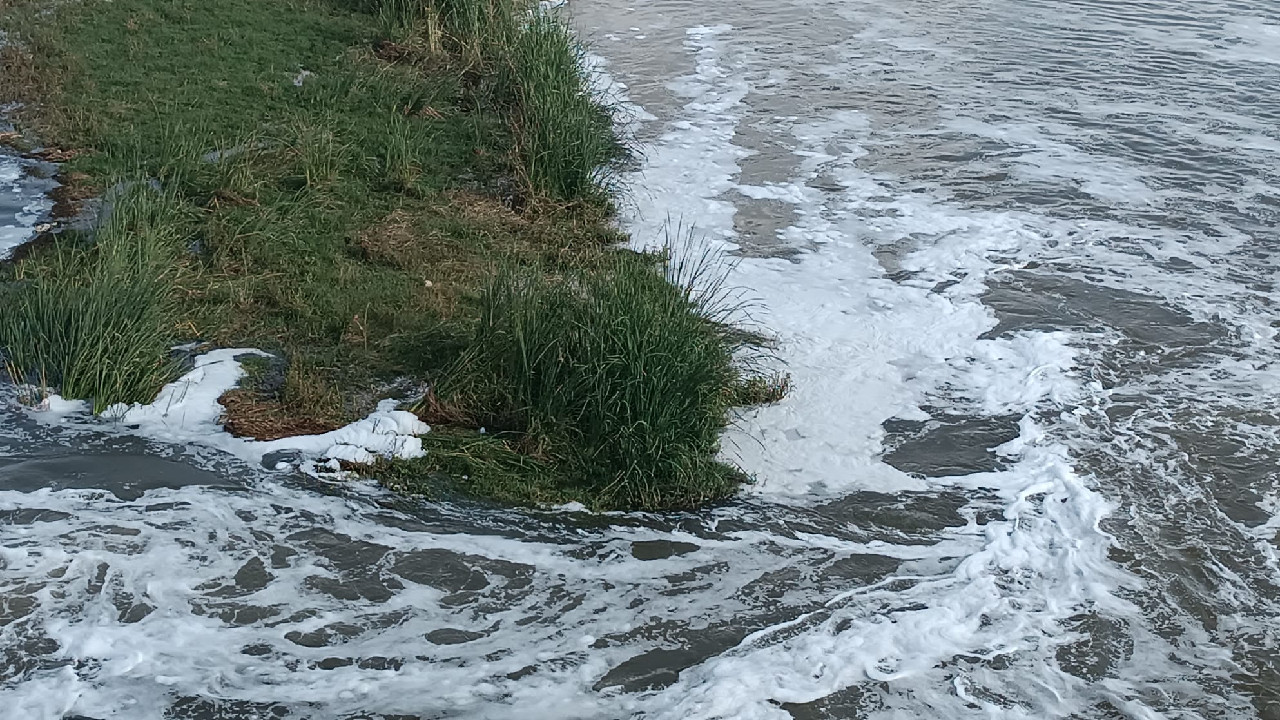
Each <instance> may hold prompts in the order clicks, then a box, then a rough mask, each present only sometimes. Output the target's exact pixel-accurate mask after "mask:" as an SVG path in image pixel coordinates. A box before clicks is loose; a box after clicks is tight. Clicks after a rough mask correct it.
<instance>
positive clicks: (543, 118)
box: [502, 12, 627, 201]
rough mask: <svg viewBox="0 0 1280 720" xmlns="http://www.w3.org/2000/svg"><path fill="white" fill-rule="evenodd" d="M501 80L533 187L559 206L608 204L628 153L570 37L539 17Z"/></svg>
mask: <svg viewBox="0 0 1280 720" xmlns="http://www.w3.org/2000/svg"><path fill="white" fill-rule="evenodd" d="M502 74H503V75H504V76H505V77H504V80H503V82H504V85H506V86H507V87H509V88H510V89H511V92H512V94H513V95H514V97H515V99H516V101H515V106H516V109H515V115H516V118H517V119H516V121H515V139H516V146H517V152H518V154H519V157H520V163H521V170H522V172H523V174H524V177H525V180H526V182H527V183H528V185H529V187H531V188H532V189H533V190H534V191H535V192H537V193H540V194H543V195H546V196H549V197H552V198H555V199H558V200H561V201H574V200H580V199H584V198H593V199H600V198H602V197H607V196H608V193H609V192H610V191H611V190H612V189H613V188H612V185H613V179H614V176H615V174H616V172H617V165H618V163H619V161H620V160H622V159H623V158H624V157H625V156H626V154H627V151H626V149H625V148H624V147H623V146H622V144H621V142H620V140H619V139H618V137H617V134H616V133H615V131H614V128H613V118H612V115H611V113H610V112H608V111H607V110H606V109H605V105H604V104H603V102H602V100H601V97H600V89H599V88H598V87H597V86H596V82H595V79H594V78H593V77H592V76H591V75H590V71H589V70H588V69H587V66H586V51H585V49H584V48H583V46H582V44H581V43H580V42H579V41H578V39H577V38H576V37H575V36H574V34H573V31H572V30H570V29H569V27H568V26H566V25H565V24H564V23H563V22H561V21H559V20H558V19H557V18H555V17H553V16H551V15H548V14H546V13H541V12H540V13H537V14H536V15H534V16H533V17H532V18H531V19H530V20H529V21H528V22H527V23H526V24H525V25H524V27H523V28H522V31H521V32H519V33H517V34H516V36H515V38H514V39H513V40H512V42H511V43H510V45H509V46H508V47H507V48H506V62H505V63H504V65H503V70H502Z"/></svg>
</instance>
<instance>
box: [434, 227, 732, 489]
mask: <svg viewBox="0 0 1280 720" xmlns="http://www.w3.org/2000/svg"><path fill="white" fill-rule="evenodd" d="M662 262H663V261H662V260H661V259H659V258H654V257H652V256H643V255H632V254H629V253H617V252H615V253H607V254H603V255H602V256H601V257H600V258H599V260H598V261H597V262H596V263H595V264H594V265H593V266H592V267H590V268H589V269H587V270H578V271H568V272H563V273H556V274H552V273H549V272H547V271H545V270H544V271H536V270H535V271H530V270H528V269H520V268H513V267H505V268H503V269H501V270H499V272H497V273H496V275H495V276H494V278H493V279H492V280H491V281H490V282H489V284H488V285H487V286H486V287H485V289H484V291H483V293H482V294H481V297H480V305H481V308H482V310H481V318H480V322H479V325H478V327H477V330H476V335H475V337H474V339H473V340H472V343H471V349H470V350H469V351H468V352H467V353H466V354H464V355H463V356H462V357H461V358H460V360H459V361H458V363H456V364H455V365H454V366H453V367H452V368H451V369H450V370H449V371H448V372H446V373H445V376H444V377H445V380H444V383H443V384H442V385H441V387H440V389H439V394H438V396H437V397H436V398H435V399H434V402H435V403H438V404H440V405H441V406H442V408H443V409H444V410H445V411H446V412H449V413H457V414H461V415H463V416H465V417H466V418H467V419H468V420H469V421H470V423H471V424H473V425H478V426H487V427H488V428H491V429H494V430H510V431H515V432H518V433H521V434H522V435H523V437H522V439H521V442H522V443H524V444H526V445H531V446H533V447H536V448H538V453H539V454H540V455H543V456H546V457H547V458H549V459H550V460H551V461H552V462H553V463H554V464H555V465H556V466H557V470H558V472H557V474H558V475H559V476H560V481H559V484H560V485H561V486H562V487H564V489H565V491H566V493H567V494H568V495H569V496H570V497H573V498H574V499H585V500H587V501H588V502H590V503H591V504H593V505H595V506H597V507H603V508H615V507H616V508H637V509H640V508H642V509H664V508H679V507H693V506H697V505H700V504H702V503H703V502H706V501H707V500H711V499H716V498H721V497H724V496H726V495H728V494H730V493H731V492H732V491H733V490H734V489H735V488H736V487H737V484H738V482H740V481H741V479H742V478H743V476H742V474H741V472H740V471H739V470H737V469H736V468H734V467H732V466H729V465H726V464H724V463H721V462H719V461H717V460H716V459H715V456H716V453H717V451H718V449H719V442H720V434H721V432H722V430H723V428H724V426H725V425H726V423H727V422H728V412H729V409H730V407H731V406H732V405H733V404H734V403H735V401H737V399H738V397H737V396H736V395H735V393H734V389H735V388H737V387H739V386H742V385H744V384H745V383H746V382H747V375H748V373H747V372H746V371H745V370H744V369H743V367H742V366H741V363H739V362H738V361H737V360H735V353H736V351H737V350H738V349H739V344H738V343H737V342H736V341H735V340H734V339H733V338H732V336H731V334H730V332H729V328H727V327H726V326H724V325H722V324H720V322H719V320H720V319H721V316H722V314H723V313H724V309H723V308H721V307H718V306H717V305H716V304H715V303H716V302H718V300H719V299H718V298H715V297H713V296H707V295H701V294H699V292H700V289H696V288H697V285H696V283H695V282H693V280H694V278H689V279H688V280H689V282H688V283H687V284H684V285H682V286H679V287H678V286H677V285H675V284H673V283H672V282H670V281H669V278H668V277H667V275H665V274H664V273H663V272H662V269H661V264H662ZM675 279H677V280H678V279H680V278H675Z"/></svg>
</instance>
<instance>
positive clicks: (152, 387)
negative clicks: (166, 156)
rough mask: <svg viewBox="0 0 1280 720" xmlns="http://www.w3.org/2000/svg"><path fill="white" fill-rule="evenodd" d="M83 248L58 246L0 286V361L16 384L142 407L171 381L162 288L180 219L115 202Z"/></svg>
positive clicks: (136, 194)
mask: <svg viewBox="0 0 1280 720" xmlns="http://www.w3.org/2000/svg"><path fill="white" fill-rule="evenodd" d="M109 207H110V214H109V216H108V217H106V218H105V220H104V222H103V224H102V227H100V228H99V230H98V232H97V233H96V237H95V239H94V241H93V243H92V244H91V245H84V244H77V243H76V241H74V240H60V241H58V242H57V243H56V244H55V245H54V246H52V247H49V248H45V249H44V250H43V251H42V252H39V253H37V254H36V255H35V256H34V257H32V258H31V259H28V260H23V261H21V262H19V263H17V264H16V265H15V266H13V267H12V269H11V276H10V277H9V278H8V279H7V282H4V283H3V284H2V285H0V308H2V309H3V312H0V354H2V355H3V358H4V362H5V365H6V367H7V369H8V371H9V373H10V375H11V376H12V377H13V379H14V380H15V381H16V382H25V383H32V384H36V385H38V386H41V387H49V388H56V389H57V390H58V391H59V392H60V393H61V394H62V395H64V396H66V397H72V398H89V399H92V402H93V408H94V411H95V412H101V411H102V410H103V409H105V408H106V407H108V406H109V405H111V404H113V403H117V402H135V401H148V400H150V399H151V398H152V397H154V396H155V392H156V391H157V390H158V389H159V387H160V386H161V385H162V384H164V383H165V382H167V381H168V380H169V379H170V378H171V376H172V373H173V370H174V367H173V363H172V362H171V361H170V359H169V347H170V345H171V344H172V338H173V335H174V327H173V324H174V321H173V317H174V312H175V309H174V302H173V287H172V284H171V280H172V273H173V264H174V258H175V256H176V254H177V252H178V248H180V247H181V240H182V230H181V228H182V224H183V223H182V218H181V213H180V212H179V211H178V204H177V202H176V201H175V200H174V198H172V197H171V196H168V195H162V194H160V193H157V192H155V191H153V190H151V189H150V188H148V187H146V186H145V185H143V186H135V187H133V188H132V189H128V190H125V191H123V192H121V193H119V194H118V195H117V197H116V198H114V200H113V201H112V202H111V203H110V206H109Z"/></svg>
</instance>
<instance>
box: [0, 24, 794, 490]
mask: <svg viewBox="0 0 1280 720" xmlns="http://www.w3.org/2000/svg"><path fill="white" fill-rule="evenodd" d="M0 24H3V25H4V26H5V27H4V28H3V29H4V30H5V31H6V32H7V33H8V34H9V37H10V38H11V39H12V40H13V41H14V42H13V44H11V45H10V46H7V47H6V48H4V49H3V50H0V73H3V77H4V78H6V79H5V80H4V81H0V102H6V101H15V100H16V101H21V102H23V103H24V106H23V109H22V110H21V111H20V113H19V117H18V119H19V121H20V123H21V127H22V129H23V131H24V137H25V139H26V141H27V142H29V143H31V144H35V143H40V144H43V145H46V146H49V147H52V148H55V149H56V150H57V152H58V154H59V156H60V157H66V158H69V159H68V160H67V162H66V163H65V164H64V165H63V171H62V176H63V180H64V182H65V183H66V184H67V185H68V189H67V190H65V191H64V193H65V196H66V197H67V198H70V199H72V200H75V199H81V198H86V197H90V196H97V197H98V198H100V204H101V207H102V209H103V212H102V213H101V217H100V222H99V227H98V228H97V230H96V231H93V232H73V231H67V232H63V233H61V234H59V235H58V236H57V238H56V239H55V240H52V241H49V242H42V243H40V244H39V246H38V247H36V248H35V249H33V250H32V251H31V252H29V253H27V255H26V256H25V257H24V258H23V259H22V260H21V261H19V262H15V263H8V264H7V265H5V266H4V267H3V268H2V269H0V283H2V284H0V293H2V294H3V297H2V298H0V303H3V307H5V308H6V312H5V313H4V314H3V316H2V317H0V348H2V351H3V353H4V357H5V360H6V363H7V365H8V366H9V369H10V372H11V374H13V375H14V376H15V378H18V379H20V380H23V381H27V382H36V383H44V384H48V385H52V386H55V387H58V388H59V389H60V390H61V392H63V393H64V394H67V395H71V396H77V397H87V398H92V399H93V402H94V405H95V407H97V408H99V409H100V408H102V407H105V406H107V405H109V404H111V403H114V402H119V401H126V402H127V401H136V400H144V399H147V398H149V397H150V396H151V395H152V394H153V393H154V392H155V390H156V389H157V388H158V387H159V386H160V385H161V384H162V383H163V382H165V381H166V380H168V379H171V378H172V377H173V373H174V372H175V367H176V365H175V363H174V361H173V360H172V359H171V356H170V351H169V347H171V346H172V345H174V344H177V343H181V342H192V341H198V342H203V343H208V344H210V345H212V346H257V347H262V348H264V349H267V350H270V351H273V352H275V353H277V354H278V355H279V356H280V357H282V358H284V359H285V360H286V363H287V365H286V367H285V369H284V370H283V371H281V372H266V373H256V374H255V375H254V378H255V380H254V381H253V382H251V383H249V384H248V386H247V387H245V388H243V389H241V390H238V391H236V392H235V394H234V395H233V396H231V397H228V398H225V401H224V404H225V405H226V406H227V408H228V418H227V419H228V426H229V427H231V428H233V429H235V430H236V431H238V432H241V433H244V434H249V435H253V436H256V437H275V436H279V435H281V434H287V433H289V432H298V431H316V430H323V429H326V428H330V427H334V426H336V425H338V424H340V423H343V422H346V421H348V420H350V419H352V418H353V417H357V416H359V415H362V414H364V413H365V412H367V411H368V410H369V409H370V408H371V405H372V403H373V401H374V400H376V398H377V397H378V396H379V394H380V393H381V392H385V391H386V387H387V385H388V384H389V383H398V384H400V385H402V386H409V387H426V386H428V385H429V386H430V387H431V388H432V392H431V393H430V394H429V395H428V397H427V399H426V400H425V401H424V402H423V403H422V404H421V405H420V406H419V407H418V408H417V410H418V411H419V412H420V413H421V414H422V415H423V416H424V417H426V418H427V419H428V420H429V421H431V422H433V423H435V424H436V425H437V431H436V432H433V433H432V434H431V435H430V436H428V438H426V446H427V450H428V455H427V457H426V458H425V459H423V460H421V461H415V462H414V463H412V464H399V465H393V466H387V467H382V468H378V469H377V472H378V473H380V474H381V475H382V476H383V477H384V478H385V479H386V481H387V482H388V483H389V484H392V485H395V486H397V487H402V488H406V489H411V490H415V491H422V492H462V493H469V494H478V495H483V496H488V497H493V498H497V499H500V500H502V501H507V502H517V503H531V502H563V501H567V500H578V501H581V502H584V503H586V504H588V505H592V506H595V507H601V508H604V507H625V508H667V507H688V506H692V505H696V504H699V503H701V502H704V501H707V500H710V499H714V498H718V497H723V496H724V495H726V494H727V493H729V492H731V491H732V489H733V488H734V487H735V485H736V483H737V482H739V481H740V480H741V475H740V473H738V472H737V471H736V470H735V469H734V468H731V467H728V466H725V465H723V464H720V463H718V462H716V461H715V459H714V455H715V451H716V446H717V437H718V435H719V432H720V430H721V429H722V428H723V426H724V424H725V422H726V419H727V417H728V415H727V413H728V411H729V408H730V406H731V405H733V404H738V403H742V402H747V401H756V400H763V399H767V398H768V397H769V396H770V395H772V394H775V393H776V391H777V390H778V388H777V387H776V386H775V385H771V383H770V382H769V381H767V380H766V379H761V378H758V377H750V376H748V375H749V374H748V373H746V372H745V371H744V370H743V368H742V367H741V365H740V364H739V363H737V362H735V359H734V358H735V353H737V352H738V351H739V350H740V347H739V343H738V340H737V338H739V337H740V334H738V333H734V332H732V331H731V330H730V329H728V328H727V327H726V326H725V325H724V323H723V322H722V321H723V320H724V318H723V317H722V316H721V314H720V308H719V307H718V306H717V305H716V303H715V302H712V301H709V300H708V298H707V297H704V296H699V295H691V294H690V293H689V292H687V291H685V290H681V289H679V288H678V287H677V286H676V285H673V284H671V283H669V282H667V281H666V276H667V275H670V274H671V273H672V272H675V271H676V270H673V269H672V268H670V267H668V266H667V264H666V263H665V261H664V259H662V258H656V257H642V256H638V255H634V254H631V253H625V252H622V251H618V250H614V249H611V248H612V247H613V246H614V245H616V244H617V242H618V241H619V240H621V239H622V238H620V237H619V235H618V233H617V231H616V230H615V229H614V227H613V226H612V225H611V224H610V222H609V218H610V213H611V198H612V193H613V191H614V190H615V182H614V180H615V177H616V172H617V169H618V166H619V163H620V162H622V161H623V160H624V159H625V157H626V149H625V147H623V145H622V143H621V142H620V141H619V139H618V138H617V137H616V136H615V134H614V131H613V124H612V118H611V111H610V108H609V107H608V104H607V103H606V102H603V101H602V98H601V97H600V95H599V93H598V92H597V91H596V90H595V88H594V87H593V85H592V79H591V77H589V76H588V75H587V74H586V72H585V71H584V70H583V64H582V59H583V51H582V49H581V47H580V46H579V45H578V44H577V42H576V40H575V39H574V36H573V35H572V33H571V32H570V31H569V30H568V29H567V27H566V26H565V25H564V24H563V22H562V21H561V20H560V19H558V18H556V17H554V16H552V15H547V14H544V13H539V12H537V11H536V10H535V8H534V6H533V5H532V4H531V3H529V2H526V0H293V1H290V0H219V2H216V3H198V2H187V1H183V0H177V1H173V0H111V1H108V0H82V1H81V2H71V3H58V4H55V5H52V6H51V5H50V4H49V3H47V2H46V1H45V0H20V1H19V3H18V5H17V6H16V7H13V8H11V9H10V10H9V11H8V12H7V14H6V15H5V17H4V19H3V20H2V21H0ZM108 359H109V360H108ZM481 428H484V430H485V432H484V433H481V432H480V429H481Z"/></svg>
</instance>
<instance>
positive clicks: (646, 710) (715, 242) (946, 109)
mask: <svg viewBox="0 0 1280 720" xmlns="http://www.w3.org/2000/svg"><path fill="white" fill-rule="evenodd" d="M574 11H575V13H576V20H577V22H578V24H579V26H580V27H581V28H582V32H583V34H584V35H585V36H587V37H588V38H590V39H591V40H592V42H593V44H594V47H595V51H596V54H597V55H598V56H599V58H600V59H599V62H600V65H601V67H602V69H603V71H604V72H606V73H607V74H608V80H609V82H610V83H611V85H610V88H611V92H613V93H615V95H616V97H618V99H619V100H620V101H621V102H624V103H626V104H627V106H628V107H629V108H631V116H632V119H633V125H632V128H633V130H634V132H635V134H636V136H637V138H639V139H640V140H642V141H643V142H644V143H645V148H646V150H645V156H644V158H643V160H642V162H641V163H640V164H639V167H638V168H637V172H636V174H635V176H634V177H633V178H631V180H632V194H631V200H630V201H629V203H628V204H627V206H626V208H625V216H626V218H625V220H626V223H627V224H628V226H629V227H630V228H631V229H632V230H633V232H634V233H635V234H636V237H637V238H638V241H639V242H642V243H643V242H646V241H649V240H652V239H654V238H658V237H660V236H661V234H662V233H663V232H664V227H665V226H666V225H667V224H668V223H669V222H676V223H683V224H685V225H686V226H687V225H694V226H695V227H696V230H697V233H698V235H699V236H700V237H702V238H704V239H705V242H706V243H709V244H711V245H712V246H713V247H715V248H717V249H720V250H723V251H724V252H726V253H729V254H732V255H736V256H739V257H741V261H740V262H739V264H738V265H737V266H736V268H734V269H733V270H732V273H733V280H734V281H735V282H736V283H738V284H740V285H742V286H744V287H746V288H749V289H750V290H749V292H750V295H751V297H753V298H755V299H756V303H755V306H754V308H755V309H754V311H753V313H752V318H750V319H749V320H750V321H751V322H756V323H758V324H759V325H761V326H762V328H763V329H765V330H767V331H769V332H770V333H771V334H773V335H774V336H775V337H776V338H777V347H776V354H777V356H778V362H779V363H785V364H786V366H787V367H788V368H789V370H790V371H791V373H792V375H793V378H794V379H795V385H796V387H795V391H794V392H793V394H792V396H791V397H790V398H788V400H786V401H785V402H783V403H782V404H780V405H779V406H776V407H772V408H766V409H763V410H759V411H753V412H751V413H745V414H744V415H743V416H742V417H741V418H739V420H738V423H737V427H736V429H735V430H734V431H733V432H732V433H731V434H730V435H729V436H728V438H727V443H726V447H727V450H726V451H727V452H728V453H729V454H730V455H731V456H733V457H735V458H737V459H738V460H739V461H741V462H742V463H743V464H744V465H745V466H746V467H748V468H749V469H751V470H753V471H754V472H755V473H756V474H757V476H758V480H757V483H756V484H755V485H753V486H752V487H751V488H749V489H748V490H747V491H745V492H744V493H743V495H742V497H741V498H739V499H738V500H736V501H734V502H732V503H729V504H726V505H724V506H722V507H717V508H713V509H709V510H707V511H705V512H702V513H697V514H688V515H675V516H666V517H652V516H621V515H619V516H604V517H601V516H591V515H585V514H581V513H574V512H569V511H562V512H545V513H527V512H512V511H507V510H502V509H498V508H491V507H484V506H479V505H475V504H468V503H426V502H419V501H410V500H405V499H403V498H398V497H395V496H392V495H389V494H386V493H383V492H381V491H379V490H378V489H376V488H375V487H373V486H370V485H367V484H360V483H343V484H331V483H325V482H321V481H315V480H309V479H307V478H300V477H294V476H291V475H286V474H279V473H268V472H267V471H265V470H262V469H259V468H251V467H244V466H243V465H240V464H238V463H237V462H236V461H234V460H233V459H229V458H225V457H221V456H219V455H218V454H217V453H215V452H213V451H211V450H205V449H201V448H199V447H172V446H165V445H163V444H158V443H147V442H146V441H142V440H134V439H127V438H122V437H119V436H118V435H115V434H112V433H110V432H105V433H103V432H87V431H85V430H83V429H80V428H79V426H78V425H77V427H74V428H73V427H69V426H68V425H69V424H68V423H66V422H60V421H58V420H57V419H56V418H41V417H39V416H31V415H28V414H26V413H23V412H18V411H16V410H6V411H5V413H6V414H5V415H4V418H3V425H2V426H0V563H3V568H4V569H3V573H0V599H2V600H0V695H3V697H2V698H0V701H2V705H0V706H2V707H4V708H6V709H5V711H4V712H6V713H10V714H12V716H13V717H23V718H27V717H30V718H62V717H87V718H217V719H220V720H229V719H232V718H235V719H240V718H274V717H280V718H343V719H350V720H354V719H355V718H393V717H394V718H507V717H512V716H515V715H517V714H518V715H520V716H521V717H528V718H548V719H550V718H556V719H561V718H602V719H603V718H638V717H644V718H673V719H675V718H679V719H681V720H685V719H692V718H780V719H783V720H785V719H786V718H802V719H806V720H807V719H809V718H932V717H937V718H956V717H975V718H976V717H983V718H988V717H999V718H1045V717H1080V718H1100V719H1101V718H1105V719H1108V720H1109V719H1112V718H1225V717H1231V718H1236V717H1239V718H1250V717H1259V718H1277V717H1280V660H1277V658H1278V657H1280V649H1278V648H1277V643H1278V642H1280V637H1278V635H1280V620H1277V618H1278V617H1280V607H1278V603H1280V588H1278V587H1277V583H1280V572H1278V568H1277V543H1278V539H1277V534H1278V533H1280V487H1277V484H1278V481H1277V474H1276V467H1277V460H1280V449H1278V445H1277V437H1276V435H1277V428H1278V427H1280V401H1277V397H1278V392H1280V371H1277V369H1276V368H1277V365H1276V360H1277V357H1276V348H1275V345H1276V342H1275V330H1274V328H1273V324H1274V322H1275V303H1276V300H1277V299H1280V298H1277V296H1276V293H1277V291H1276V288H1275V286H1274V280H1273V277H1274V267H1275V264H1276V261H1277V258H1276V256H1275V251H1276V248H1277V244H1276V243H1277V241H1278V240H1280V237H1277V230H1276V224H1277V223H1276V221H1277V219H1278V218H1280V169H1278V168H1280V162H1278V160H1280V104H1278V103H1280V100H1277V98H1280V92H1277V91H1280V13H1278V12H1277V10H1276V8H1275V7H1274V5H1273V4H1271V3H1268V2H1264V1H1263V0H1239V1H1237V2H1233V3H1218V2H1202V3H1195V4H1190V3H1182V2H1177V1H1175V0H1152V1H1150V2H1143V3H1136V4H1135V3H1126V4H1123V5H1116V4H1114V3H1107V2H1086V1H1084V0H1074V1H1069V0H1024V1H1022V2H1018V3H1012V2H954V1H950V0H948V1H945V2H944V1H942V0H906V1H904V2H898V3H870V2H847V1H846V2H823V1H821V0H810V1H805V0H800V1H797V2H787V3H777V2H767V3H766V2H756V1H754V0H747V2H739V3H687V2H674V1H666V2H650V3H644V4H635V5H628V4H626V3H620V2H616V1H615V0H590V1H589V2H588V1H587V0H583V2H580V3H579V4H577V5H576V7H575V9H574ZM104 429H105V430H110V429H111V428H104ZM117 430H124V428H117Z"/></svg>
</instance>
